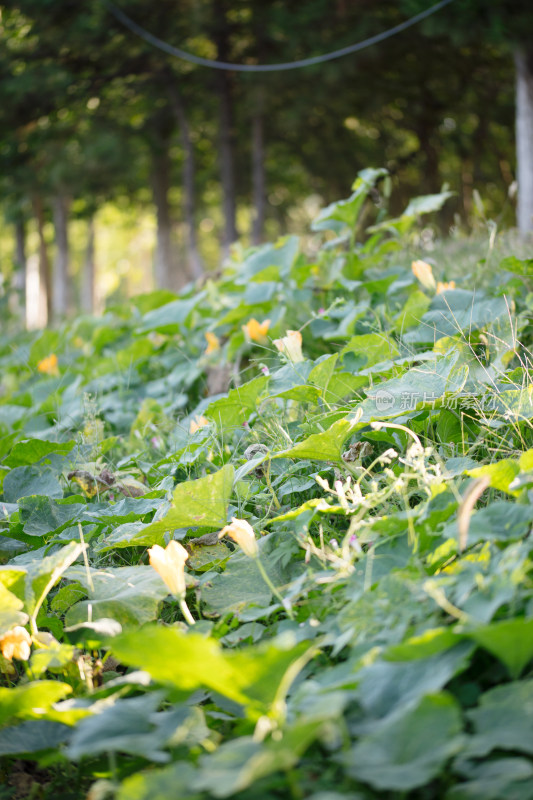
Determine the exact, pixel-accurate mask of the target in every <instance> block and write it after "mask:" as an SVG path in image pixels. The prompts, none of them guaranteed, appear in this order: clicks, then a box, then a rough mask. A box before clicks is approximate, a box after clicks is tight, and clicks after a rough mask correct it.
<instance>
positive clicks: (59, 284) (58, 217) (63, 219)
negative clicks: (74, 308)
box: [52, 194, 70, 319]
mask: <svg viewBox="0 0 533 800" xmlns="http://www.w3.org/2000/svg"><path fill="white" fill-rule="evenodd" d="M68 205H69V204H68V201H67V198H66V197H65V196H64V195H63V194H58V195H56V196H55V197H54V202H53V213H54V231H55V243H56V257H55V262H54V274H53V281H52V295H53V296H52V310H53V315H54V317H55V318H56V319H60V318H61V317H64V316H65V314H67V312H68V310H69V305H70V276H69V267H70V254H69V244H68Z"/></svg>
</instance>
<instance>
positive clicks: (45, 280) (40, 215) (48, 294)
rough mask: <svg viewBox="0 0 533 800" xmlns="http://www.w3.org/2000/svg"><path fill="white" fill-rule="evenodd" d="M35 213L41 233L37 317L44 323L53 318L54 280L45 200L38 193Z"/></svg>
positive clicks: (34, 208)
mask: <svg viewBox="0 0 533 800" xmlns="http://www.w3.org/2000/svg"><path fill="white" fill-rule="evenodd" d="M32 203H33V213H34V215H35V220H36V222H37V232H38V234H39V306H40V309H39V314H38V315H37V317H38V318H39V319H43V324H44V325H46V323H47V322H48V321H49V320H50V319H51V318H52V285H51V284H52V281H51V272H50V260H49V258H48V248H47V246H46V239H45V236H44V222H45V220H44V208H43V202H42V200H41V198H40V197H39V196H38V195H35V196H34V197H33V200H32Z"/></svg>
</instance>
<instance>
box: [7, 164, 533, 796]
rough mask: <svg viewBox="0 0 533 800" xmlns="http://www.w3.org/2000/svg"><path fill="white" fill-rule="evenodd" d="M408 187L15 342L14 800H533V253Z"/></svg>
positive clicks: (10, 400) (360, 197)
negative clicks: (200, 274)
mask: <svg viewBox="0 0 533 800" xmlns="http://www.w3.org/2000/svg"><path fill="white" fill-rule="evenodd" d="M378 177H379V173H378V172H373V171H370V170H369V171H365V173H362V175H361V176H360V178H359V180H358V181H357V182H356V184H355V187H354V194H353V195H352V197H351V198H350V199H349V200H347V201H342V202H339V203H337V204H334V205H333V206H330V207H329V208H328V209H326V210H325V211H324V212H322V214H321V215H320V217H319V218H318V219H317V221H316V222H315V224H314V228H315V230H316V232H317V240H318V237H319V236H321V237H323V238H321V239H320V242H321V244H320V246H317V248H316V250H315V252H314V254H313V255H312V257H310V256H309V255H305V254H304V253H302V252H301V250H300V243H299V241H298V239H296V238H295V237H290V238H286V239H284V240H282V241H280V242H278V243H276V244H274V245H264V246H262V247H259V248H256V249H254V250H251V251H248V252H245V253H241V252H240V251H235V253H234V254H233V258H232V260H231V262H230V263H229V264H228V265H227V266H226V268H225V269H224V271H223V273H222V274H221V276H220V277H219V278H217V279H216V280H214V279H213V280H208V281H207V282H206V283H205V284H204V285H203V287H202V288H201V289H199V290H198V288H195V287H190V289H189V290H186V291H185V292H184V293H183V294H182V295H180V296H179V297H176V296H175V295H172V294H170V293H168V292H155V293H152V294H150V295H144V296H140V297H138V298H135V299H134V300H133V301H131V302H129V303H128V304H127V305H122V306H114V307H111V308H109V309H108V310H107V312H106V313H105V315H104V316H103V317H101V318H88V317H84V318H80V319H78V320H76V321H75V322H72V323H68V324H65V325H64V326H63V327H61V328H60V329H58V330H48V331H45V332H41V333H39V334H32V335H29V334H27V335H23V336H20V337H19V338H15V339H13V338H11V339H10V340H8V339H7V338H6V339H4V340H3V341H2V342H1V345H0V346H1V350H0V360H1V369H2V372H1V386H2V398H1V403H0V432H1V438H0V481H2V493H3V502H2V503H1V505H0V508H1V509H2V511H3V517H2V523H1V528H0V552H1V557H2V566H1V567H0V601H1V602H0V648H1V650H2V654H3V655H2V658H1V660H0V668H1V671H2V678H1V687H0V726H1V727H0V754H1V755H2V756H3V757H4V758H3V767H2V769H3V775H4V778H5V781H6V786H5V788H4V789H2V790H1V792H2V794H1V795H0V796H2V797H22V796H26V794H24V792H25V791H26V792H27V793H31V792H33V794H32V796H37V795H36V790H35V787H34V788H33V789H32V788H31V784H32V781H34V782H44V784H45V789H44V796H56V795H58V793H60V794H61V796H64V797H82V796H84V794H85V792H86V790H87V789H88V788H89V787H91V786H92V789H91V795H90V796H91V797H92V798H93V800H94V798H104V797H106V796H109V797H116V798H117V800H134V799H135V800H141V799H144V798H147V799H148V798H150V800H158V799H161V800H166V799H167V798H171V797H180V798H184V799H186V798H197V799H198V800H201V799H203V798H205V800H207V798H210V797H217V798H218V797H233V796H239V797H242V798H248V797H249V798H252V797H253V798H258V797H260V798H276V797H278V798H279V797H294V798H301V797H306V798H311V797H312V798H313V800H341V798H343V797H347V798H351V799H352V800H354V799H355V798H378V797H379V798H387V797H390V798H395V797H412V798H446V800H461V799H462V798H480V799H481V798H483V800H489V798H501V797H503V796H505V797H507V798H513V799H514V800H521V799H522V800H527V798H531V796H532V794H533V791H532V787H533V763H532V761H531V756H532V755H533V744H532V742H533V736H532V734H533V675H532V672H531V662H532V658H533V585H532V581H531V549H532V545H531V541H530V537H529V531H530V528H531V523H532V522H533V506H532V505H531V503H530V492H531V491H532V489H533V433H532V426H531V419H533V403H532V397H531V393H532V389H531V384H530V378H529V376H530V368H531V364H530V351H529V350H528V346H529V345H530V343H531V328H530V321H529V310H530V308H531V305H532V294H531V291H532V288H533V286H532V284H533V262H532V261H528V260H520V259H518V258H516V257H513V256H508V257H507V258H506V259H505V260H504V261H503V262H502V263H500V264H498V263H494V250H492V251H490V252H491V253H492V255H491V256H490V258H492V263H491V264H489V263H488V261H487V258H484V259H483V260H482V261H481V262H480V263H477V264H475V265H474V266H473V267H472V268H470V267H468V268H467V267H466V266H465V264H464V263H461V262H460V263H457V264H456V265H455V268H454V270H453V274H442V269H441V267H440V266H439V263H436V264H435V265H434V267H433V269H432V268H431V266H429V265H428V264H427V259H429V260H430V261H431V254H429V255H428V254H427V253H426V254H424V251H423V250H422V249H418V250H417V249H416V247H417V242H418V243H420V242H422V241H423V238H422V239H421V238H420V237H418V238H417V237H416V236H415V235H414V231H415V229H416V225H417V220H418V219H419V218H420V216H421V215H424V214H426V213H429V212H431V211H432V210H435V209H436V208H438V207H439V205H440V204H441V203H442V202H444V200H445V199H446V196H445V195H442V196H434V197H425V198H418V199H417V200H416V201H413V203H411V204H410V206H409V208H408V209H406V212H405V214H404V215H402V217H401V218H399V219H397V220H388V221H386V220H381V221H380V222H378V224H377V225H376V226H374V229H373V230H372V231H371V235H370V237H368V236H367V237H366V238H365V243H364V244H359V243H358V242H357V240H356V236H355V233H354V232H355V231H356V229H357V224H358V220H359V218H360V215H361V212H362V209H363V205H364V202H365V198H366V196H367V194H368V192H369V190H370V189H371V186H372V184H373V182H374V181H375V180H376V179H377V178H378ZM328 231H329V233H328ZM322 232H324V233H323V234H322ZM333 236H334V237H335V238H333ZM421 247H422V245H421V244H420V248H421ZM413 248H415V249H414V250H413ZM421 256H424V258H425V259H426V261H424V260H420V259H421ZM413 258H415V264H414V265H413V267H412V261H413ZM452 279H453V280H454V281H455V285H453V284H452V283H450V281H451V280H452ZM446 281H447V283H446ZM228 387H231V388H229V389H228ZM232 520H234V522H232ZM170 541H172V542H177V543H179V546H178V545H177V544H172V545H169V542H170ZM163 548H165V550H163ZM150 562H151V563H150ZM28 787H30V788H28ZM40 791H41V790H40Z"/></svg>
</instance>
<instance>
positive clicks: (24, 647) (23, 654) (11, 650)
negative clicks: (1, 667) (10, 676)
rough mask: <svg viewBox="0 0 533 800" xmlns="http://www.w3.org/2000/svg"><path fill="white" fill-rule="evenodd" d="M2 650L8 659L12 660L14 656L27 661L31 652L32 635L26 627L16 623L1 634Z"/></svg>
mask: <svg viewBox="0 0 533 800" xmlns="http://www.w3.org/2000/svg"><path fill="white" fill-rule="evenodd" d="M0 651H1V652H2V655H3V656H4V658H7V660H8V661H12V659H14V658H18V659H19V660H20V661H27V660H28V658H29V657H30V652H31V636H30V634H29V633H28V631H27V630H26V628H22V627H21V626H20V625H15V627H14V628H11V630H10V631H8V632H7V633H5V634H4V635H3V636H0Z"/></svg>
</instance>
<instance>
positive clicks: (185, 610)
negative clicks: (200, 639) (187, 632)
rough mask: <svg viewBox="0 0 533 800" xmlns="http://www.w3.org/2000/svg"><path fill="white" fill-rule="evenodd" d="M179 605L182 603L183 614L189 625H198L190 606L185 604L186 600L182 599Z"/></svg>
mask: <svg viewBox="0 0 533 800" xmlns="http://www.w3.org/2000/svg"><path fill="white" fill-rule="evenodd" d="M179 603H180V608H181V613H182V614H183V616H184V617H185V621H186V623H187V625H196V620H195V619H194V617H193V615H192V614H191V612H190V611H189V606H188V605H187V603H186V602H185V598H183V597H182V598H181V600H180V601H179Z"/></svg>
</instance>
